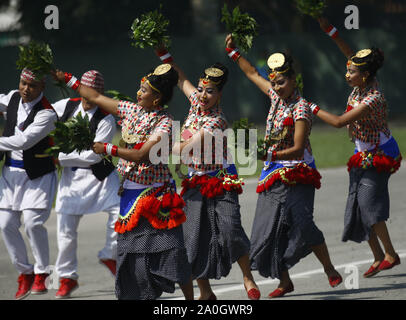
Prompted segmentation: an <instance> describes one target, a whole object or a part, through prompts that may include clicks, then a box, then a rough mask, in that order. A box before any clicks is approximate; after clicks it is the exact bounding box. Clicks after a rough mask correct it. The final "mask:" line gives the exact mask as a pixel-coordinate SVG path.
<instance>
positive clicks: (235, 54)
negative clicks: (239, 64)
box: [226, 48, 241, 61]
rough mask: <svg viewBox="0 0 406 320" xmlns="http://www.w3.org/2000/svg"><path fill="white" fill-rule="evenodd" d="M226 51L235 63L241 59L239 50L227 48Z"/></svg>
mask: <svg viewBox="0 0 406 320" xmlns="http://www.w3.org/2000/svg"><path fill="white" fill-rule="evenodd" d="M226 51H227V54H228V56H229V58H231V59H232V60H233V61H237V60H238V59H239V58H240V57H241V54H240V51H239V50H238V48H226Z"/></svg>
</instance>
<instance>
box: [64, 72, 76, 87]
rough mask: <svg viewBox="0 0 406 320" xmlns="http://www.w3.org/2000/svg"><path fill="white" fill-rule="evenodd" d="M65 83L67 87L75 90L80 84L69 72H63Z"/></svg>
mask: <svg viewBox="0 0 406 320" xmlns="http://www.w3.org/2000/svg"><path fill="white" fill-rule="evenodd" d="M65 83H66V85H67V86H68V87H69V88H71V89H73V90H77V89H78V88H79V85H80V81H79V80H78V79H77V78H76V77H74V76H73V75H72V74H71V73H67V72H65Z"/></svg>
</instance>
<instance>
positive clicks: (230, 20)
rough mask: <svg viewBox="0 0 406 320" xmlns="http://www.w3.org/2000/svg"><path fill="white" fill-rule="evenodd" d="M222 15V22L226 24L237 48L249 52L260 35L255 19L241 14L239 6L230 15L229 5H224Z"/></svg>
mask: <svg viewBox="0 0 406 320" xmlns="http://www.w3.org/2000/svg"><path fill="white" fill-rule="evenodd" d="M221 14H222V17H221V22H224V23H225V24H226V29H227V31H228V32H229V33H231V35H232V37H233V39H234V40H235V42H236V44H237V46H238V47H240V49H241V50H243V51H245V52H248V51H249V49H251V47H252V42H253V39H254V37H255V36H257V35H258V32H257V28H258V24H257V22H256V21H255V19H254V18H252V17H250V16H249V15H248V14H247V13H241V12H240V8H239V7H238V6H237V7H235V8H234V10H233V11H232V12H231V13H230V12H229V11H228V7H227V4H224V7H223V9H222V10H221Z"/></svg>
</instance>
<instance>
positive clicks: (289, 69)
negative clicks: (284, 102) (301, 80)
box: [269, 52, 296, 78]
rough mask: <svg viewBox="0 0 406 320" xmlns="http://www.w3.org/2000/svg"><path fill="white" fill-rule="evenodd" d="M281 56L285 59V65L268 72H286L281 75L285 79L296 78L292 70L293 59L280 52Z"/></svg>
mask: <svg viewBox="0 0 406 320" xmlns="http://www.w3.org/2000/svg"><path fill="white" fill-rule="evenodd" d="M281 53H282V54H283V56H284V57H285V63H284V64H283V65H282V66H281V67H277V68H275V69H274V70H270V69H269V71H270V72H272V71H284V70H287V71H286V72H284V73H283V74H282V75H283V76H285V77H287V78H294V77H295V76H296V72H295V69H294V68H293V63H294V61H293V58H292V56H291V55H290V54H289V53H286V52H281Z"/></svg>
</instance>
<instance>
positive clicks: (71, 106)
mask: <svg viewBox="0 0 406 320" xmlns="http://www.w3.org/2000/svg"><path fill="white" fill-rule="evenodd" d="M80 102H81V99H80V98H76V99H69V101H68V102H67V103H66V108H65V111H64V112H63V115H62V116H61V118H60V119H59V120H60V121H63V122H64V121H67V120H68V119H69V118H71V117H72V115H73V113H74V112H75V110H76V108H77V107H78V106H79V104H80ZM106 116H107V114H106V113H104V112H103V111H102V110H100V109H99V108H97V110H96V112H95V113H94V115H93V117H92V119H91V120H90V131H91V132H92V133H96V130H97V126H98V125H99V122H100V121H101V120H102V119H103V118H104V117H106ZM90 168H91V169H92V172H93V174H94V176H95V177H96V178H97V179H98V180H100V181H103V180H104V179H105V178H106V177H107V176H109V175H110V173H112V172H113V171H114V169H115V166H114V165H113V164H112V162H111V157H110V161H108V160H107V159H105V158H103V159H102V160H101V161H100V162H98V163H95V164H92V165H91V166H90Z"/></svg>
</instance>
